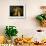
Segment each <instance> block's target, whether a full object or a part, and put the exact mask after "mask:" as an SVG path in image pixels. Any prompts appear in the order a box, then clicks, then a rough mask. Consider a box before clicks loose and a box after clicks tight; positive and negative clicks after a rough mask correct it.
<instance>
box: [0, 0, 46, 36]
mask: <svg viewBox="0 0 46 46" xmlns="http://www.w3.org/2000/svg"><path fill="white" fill-rule="evenodd" d="M10 5H24V6H26V18H24V19H9V6H10ZM42 5H46V0H0V33H1V34H2V33H4V28H5V26H6V25H15V26H16V27H17V29H18V31H19V33H18V36H21V35H22V34H23V35H24V36H31V34H33V33H36V29H44V30H46V29H45V28H42V27H40V26H39V25H38V23H37V22H36V19H35V16H36V15H37V14H40V13H41V11H40V6H42Z"/></svg>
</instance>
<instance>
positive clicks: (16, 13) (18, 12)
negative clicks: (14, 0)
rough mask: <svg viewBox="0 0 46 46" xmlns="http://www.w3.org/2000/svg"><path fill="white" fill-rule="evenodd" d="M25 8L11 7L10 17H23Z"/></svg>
mask: <svg viewBox="0 0 46 46" xmlns="http://www.w3.org/2000/svg"><path fill="white" fill-rule="evenodd" d="M23 11H24V8H23V6H10V16H14V17H21V16H24V15H23Z"/></svg>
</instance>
